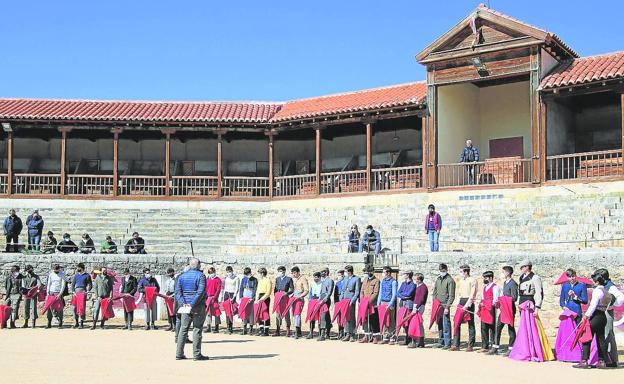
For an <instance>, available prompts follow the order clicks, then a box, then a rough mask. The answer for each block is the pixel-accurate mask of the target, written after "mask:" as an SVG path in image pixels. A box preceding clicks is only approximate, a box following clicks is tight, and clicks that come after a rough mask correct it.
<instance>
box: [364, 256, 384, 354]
mask: <svg viewBox="0 0 624 384" xmlns="http://www.w3.org/2000/svg"><path fill="white" fill-rule="evenodd" d="M362 272H364V278H363V279H362V289H361V290H360V308H362V309H361V310H364V309H363V307H364V305H366V306H367V307H368V308H369V309H366V315H365V318H364V321H363V324H362V327H363V328H364V337H363V338H362V339H361V340H360V343H368V342H371V341H375V342H376V341H377V339H376V335H378V334H379V315H378V313H377V306H378V304H379V303H378V298H379V297H380V295H379V289H380V283H379V279H378V278H377V277H375V270H374V269H373V267H372V266H371V265H366V266H365V267H364V270H363V271H362ZM366 303H368V304H366ZM370 308H372V311H370Z"/></svg>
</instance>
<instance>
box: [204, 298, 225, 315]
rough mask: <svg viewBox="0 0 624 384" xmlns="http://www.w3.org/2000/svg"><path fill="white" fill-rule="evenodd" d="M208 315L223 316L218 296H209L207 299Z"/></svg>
mask: <svg viewBox="0 0 624 384" xmlns="http://www.w3.org/2000/svg"><path fill="white" fill-rule="evenodd" d="M206 316H221V309H219V301H218V300H217V296H208V298H207V299H206Z"/></svg>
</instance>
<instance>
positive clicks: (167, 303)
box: [158, 293, 175, 317]
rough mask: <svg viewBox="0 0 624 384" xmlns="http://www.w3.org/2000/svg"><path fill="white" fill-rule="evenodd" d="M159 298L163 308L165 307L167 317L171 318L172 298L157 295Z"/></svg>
mask: <svg viewBox="0 0 624 384" xmlns="http://www.w3.org/2000/svg"><path fill="white" fill-rule="evenodd" d="M158 296H159V297H162V298H163V301H164V302H165V306H166V307H167V316H169V317H171V316H175V313H174V310H173V309H174V302H173V297H169V296H166V295H162V294H160V293H159V294H158Z"/></svg>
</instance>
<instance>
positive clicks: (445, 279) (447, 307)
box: [433, 263, 455, 349]
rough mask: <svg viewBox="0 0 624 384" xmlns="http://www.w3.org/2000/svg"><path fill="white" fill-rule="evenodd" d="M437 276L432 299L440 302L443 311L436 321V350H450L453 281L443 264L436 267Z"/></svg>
mask: <svg viewBox="0 0 624 384" xmlns="http://www.w3.org/2000/svg"><path fill="white" fill-rule="evenodd" d="M438 271H439V276H438V278H437V279H436V281H435V284H434V286H433V298H434V300H437V301H439V302H440V305H441V306H442V308H444V311H443V312H442V316H440V317H439V318H438V319H436V322H437V325H438V333H439V343H438V344H437V345H436V347H437V348H442V349H449V348H451V336H452V333H451V305H452V304H453V301H454V300H455V280H453V278H452V277H451V276H450V275H449V274H448V266H447V265H446V264H444V263H442V264H440V265H439V266H438Z"/></svg>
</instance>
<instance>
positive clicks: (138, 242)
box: [124, 232, 145, 254]
mask: <svg viewBox="0 0 624 384" xmlns="http://www.w3.org/2000/svg"><path fill="white" fill-rule="evenodd" d="M124 253H126V254H127V253H135V254H136V253H141V254H144V253H145V241H144V240H143V238H142V237H140V236H139V232H134V233H133V234H132V238H131V239H130V240H128V242H127V243H126V246H125V247H124Z"/></svg>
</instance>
